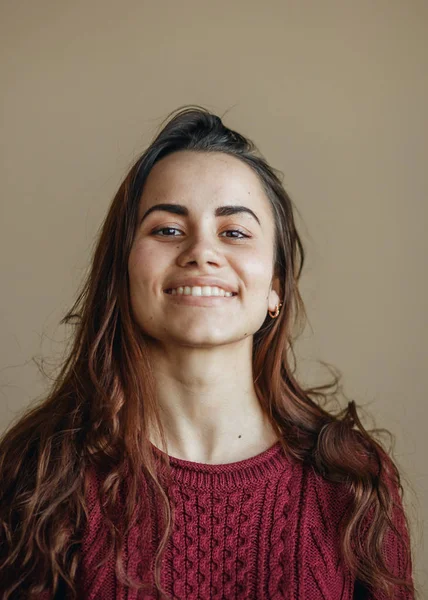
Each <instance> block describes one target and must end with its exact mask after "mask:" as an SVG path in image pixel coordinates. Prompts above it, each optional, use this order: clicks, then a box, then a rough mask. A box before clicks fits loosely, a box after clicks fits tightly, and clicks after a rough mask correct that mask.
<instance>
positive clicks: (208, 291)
mask: <svg viewBox="0 0 428 600" xmlns="http://www.w3.org/2000/svg"><path fill="white" fill-rule="evenodd" d="M168 291H169V292H171V294H172V295H175V294H178V295H184V296H227V297H229V296H233V293H232V292H225V291H224V290H223V289H222V288H219V287H217V286H215V285H213V286H210V285H204V286H203V287H201V286H199V285H195V286H193V287H190V286H188V285H186V286H184V287H178V288H175V289H172V290H168Z"/></svg>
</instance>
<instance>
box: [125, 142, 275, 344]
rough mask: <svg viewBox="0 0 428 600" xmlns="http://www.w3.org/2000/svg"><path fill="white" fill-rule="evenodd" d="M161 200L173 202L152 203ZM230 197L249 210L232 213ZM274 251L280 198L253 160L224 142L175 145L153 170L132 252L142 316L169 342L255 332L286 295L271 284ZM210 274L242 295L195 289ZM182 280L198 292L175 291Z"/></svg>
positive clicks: (134, 295) (222, 339) (133, 296)
mask: <svg viewBox="0 0 428 600" xmlns="http://www.w3.org/2000/svg"><path fill="white" fill-rule="evenodd" d="M158 204H163V205H166V204H169V205H173V207H172V208H171V207H170V208H169V209H168V210H159V209H155V210H150V209H153V208H154V207H155V206H156V205H158ZM226 206H231V207H238V206H239V207H244V208H245V209H248V210H245V211H239V212H238V211H237V210H236V211H235V210H233V209H231V210H230V212H231V213H232V214H227V212H226V210H225V209H224V208H222V207H226ZM174 209H175V210H174ZM149 211H150V212H149ZM250 211H251V212H250ZM252 213H254V215H255V217H254V216H253V215H252ZM257 219H258V220H259V222H260V223H259V222H258V221H257ZM273 251H274V223H273V217H272V213H271V208H270V203H269V200H268V199H267V197H266V195H265V193H264V191H263V189H262V186H261V184H260V182H259V179H258V177H257V175H256V174H255V173H254V172H253V171H252V169H251V168H250V167H249V166H247V165H246V164H244V163H243V162H242V161H240V160H239V159H237V158H235V157H233V156H229V155H226V154H224V153H220V152H216V153H210V154H208V153H202V152H190V151H182V152H176V153H174V154H170V155H168V156H167V157H165V158H163V159H161V160H160V161H159V162H157V163H156V164H155V165H154V167H153V168H152V170H151V171H150V173H149V175H148V177H147V179H146V182H145V185H144V189H143V193H142V196H141V200H140V206H139V213H138V226H137V229H136V234H135V238H134V241H133V245H132V249H131V253H130V257H129V262H128V272H129V281H130V300H131V307H132V312H133V314H134V317H135V319H136V321H137V323H138V324H139V325H140V327H141V329H142V331H143V332H144V333H146V334H148V335H149V336H151V337H152V338H154V339H156V340H158V341H160V342H161V343H162V344H180V345H184V346H194V347H210V346H213V345H216V346H218V345H222V344H231V343H238V342H240V341H242V340H246V339H248V340H251V339H252V338H251V336H252V335H253V334H254V333H255V332H256V331H257V330H258V329H259V328H260V327H261V325H262V324H263V322H264V320H265V318H266V315H267V311H268V309H269V310H272V311H273V310H275V306H276V304H278V302H279V296H278V294H277V292H276V291H275V290H273V289H272V290H271V284H272V268H273ZM192 278H202V279H203V281H197V282H195V281H192ZM210 283H211V284H212V285H216V286H218V287H220V288H221V287H223V288H226V289H227V290H232V291H233V292H235V293H236V295H234V296H232V297H226V296H211V297H209V296H205V295H203V296H194V295H193V289H192V288H193V287H194V286H195V285H196V284H199V285H201V284H203V285H208V286H209V285H210ZM179 285H181V286H182V287H185V286H186V285H188V286H189V287H190V288H191V290H192V295H178V294H177V295H173V294H172V293H166V292H165V290H166V289H170V288H177V287H178V286H179ZM274 285H276V284H274ZM276 289H277V288H276ZM196 291H200V292H201V293H202V294H206V293H210V292H209V291H208V290H205V289H202V290H196ZM211 293H212V290H211Z"/></svg>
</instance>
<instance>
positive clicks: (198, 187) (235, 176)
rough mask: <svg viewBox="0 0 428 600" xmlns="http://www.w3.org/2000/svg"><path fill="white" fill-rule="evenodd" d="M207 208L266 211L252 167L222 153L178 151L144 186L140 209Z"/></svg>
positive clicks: (156, 167) (159, 164)
mask: <svg viewBox="0 0 428 600" xmlns="http://www.w3.org/2000/svg"><path fill="white" fill-rule="evenodd" d="M166 198H168V200H169V201H171V200H172V201H173V202H177V203H182V204H187V205H189V207H190V204H195V205H202V206H203V205H205V206H210V205H211V204H213V203H216V202H218V201H220V200H221V201H225V200H227V203H228V204H233V200H238V199H239V201H240V203H245V205H246V206H249V207H250V206H251V207H257V208H258V210H259V211H262V212H263V211H264V212H266V211H269V200H268V198H267V196H266V193H265V192H264V190H263V187H262V184H261V182H260V180H259V178H258V176H257V174H256V173H255V172H254V171H253V169H252V168H251V167H249V166H248V165H247V164H245V163H244V162H243V161H241V160H240V159H238V158H236V157H234V156H230V155H228V154H225V153H222V152H195V151H180V152H175V153H173V154H170V155H168V156H166V157H165V158H162V159H161V160H160V161H159V162H157V163H156V164H155V165H154V167H153V168H152V169H151V171H150V173H149V175H148V177H147V179H146V182H145V184H144V188H143V193H142V196H141V208H142V209H143V208H144V209H146V208H149V207H150V206H151V205H152V204H156V202H157V201H159V200H165V199H166Z"/></svg>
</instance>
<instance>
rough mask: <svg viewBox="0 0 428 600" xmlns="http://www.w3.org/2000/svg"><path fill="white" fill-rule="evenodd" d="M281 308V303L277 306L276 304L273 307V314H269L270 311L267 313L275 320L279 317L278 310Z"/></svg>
mask: <svg viewBox="0 0 428 600" xmlns="http://www.w3.org/2000/svg"><path fill="white" fill-rule="evenodd" d="M281 306H282V302H280V303H279V306H278V304H277V305H276V307H275V312H274V313H273V314H272V313H271V311H270V310H269V311H268V312H269V314H270V316H271V317H272V319H276V317H277V316H278V315H279V310H280V308H281Z"/></svg>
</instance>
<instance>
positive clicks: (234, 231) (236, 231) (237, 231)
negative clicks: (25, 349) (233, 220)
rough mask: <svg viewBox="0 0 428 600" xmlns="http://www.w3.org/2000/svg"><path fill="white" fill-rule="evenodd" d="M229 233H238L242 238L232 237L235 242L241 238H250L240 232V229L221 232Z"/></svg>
mask: <svg viewBox="0 0 428 600" xmlns="http://www.w3.org/2000/svg"><path fill="white" fill-rule="evenodd" d="M229 232H232V233H240V234H241V236H242V237H239V238H238V237H236V236H233V238H234V239H237V240H242V238H243V237H244V238H247V237H250V236H248V235H247V234H245V233H244V232H243V231H241V230H240V229H226V231H222V233H229ZM233 238H232V239H233Z"/></svg>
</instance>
